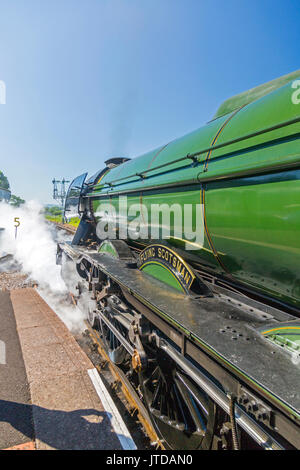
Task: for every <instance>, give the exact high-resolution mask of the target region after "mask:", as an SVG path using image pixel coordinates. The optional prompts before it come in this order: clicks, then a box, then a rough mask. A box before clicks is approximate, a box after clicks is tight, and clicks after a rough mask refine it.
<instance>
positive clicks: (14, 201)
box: [9, 194, 25, 207]
mask: <svg viewBox="0 0 300 470" xmlns="http://www.w3.org/2000/svg"><path fill="white" fill-rule="evenodd" d="M9 203H10V204H11V205H12V206H14V207H20V205H21V204H24V203H25V201H24V199H22V198H20V197H18V196H15V195H14V194H12V195H11V198H10V201H9Z"/></svg>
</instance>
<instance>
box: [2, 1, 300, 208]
mask: <svg viewBox="0 0 300 470" xmlns="http://www.w3.org/2000/svg"><path fill="white" fill-rule="evenodd" d="M299 21H300V8H299V1H298V0H280V1H278V0H277V1H276V0H272V1H271V0H260V1H259V0H252V1H251V2H250V1H248V0H247V1H244V0H239V1H238V0H226V1H224V0H223V1H221V0H215V1H214V0H84V1H81V0H0V80H3V81H4V82H5V83H6V104H5V105H0V169H2V170H3V171H4V173H5V174H6V175H7V177H8V179H9V181H10V184H11V188H12V191H13V193H15V194H17V195H19V196H22V197H24V198H25V199H27V200H28V199H33V198H34V199H38V200H40V201H41V202H43V203H48V202H50V203H51V202H53V201H52V183H51V180H52V178H53V177H56V178H60V177H62V176H65V177H68V178H73V177H75V176H76V175H78V174H80V173H82V172H84V171H85V170H86V171H88V172H89V173H90V174H92V173H94V172H95V171H97V170H98V169H100V168H102V166H103V162H104V160H106V159H107V158H109V157H112V156H130V157H134V156H137V155H140V154H141V153H144V152H145V151H147V150H150V149H152V148H155V147H157V146H158V145H161V144H164V143H166V142H168V141H170V140H171V139H173V138H176V137H179V136H181V135H184V134H185V133H187V132H189V131H191V130H193V129H195V128H198V127H200V126H202V125H203V124H205V122H207V121H208V120H209V119H210V118H211V117H212V116H213V114H214V113H215V111H216V109H217V108H218V106H219V104H220V103H221V102H222V101H224V100H225V99H226V98H228V97H229V96H232V95H234V94H236V93H238V92H241V91H244V90H246V89H249V88H252V87H253V86H256V85H259V84H261V83H263V82H266V81H268V80H271V79H273V78H276V77H278V76H280V75H283V74H286V73H288V72H291V71H293V70H296V69H298V68H299V44H300V28H299Z"/></svg>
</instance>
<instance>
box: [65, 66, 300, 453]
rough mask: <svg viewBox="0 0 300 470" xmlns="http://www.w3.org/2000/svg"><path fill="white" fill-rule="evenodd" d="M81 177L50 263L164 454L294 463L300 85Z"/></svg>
mask: <svg viewBox="0 0 300 470" xmlns="http://www.w3.org/2000/svg"><path fill="white" fill-rule="evenodd" d="M86 176H87V174H83V175H81V176H79V177H77V178H75V180H74V181H73V182H72V183H71V185H70V188H69V191H68V195H67V199H66V206H65V216H66V217H72V216H78V214H79V215H80V217H81V220H80V224H79V226H78V229H77V231H76V234H75V236H74V239H73V241H72V243H59V245H58V251H57V262H58V263H59V264H61V265H62V276H63V278H64V280H65V282H66V284H67V286H68V287H69V290H70V292H71V293H72V294H73V296H74V298H75V299H76V301H77V302H78V305H79V306H80V308H82V309H83V310H84V311H85V312H86V313H87V316H88V318H89V321H90V322H91V324H92V325H93V327H95V328H97V329H98V330H99V331H100V333H101V335H102V338H103V342H104V344H105V346H106V349H107V353H108V355H109V357H110V359H111V361H112V362H114V364H116V365H117V366H118V367H120V368H122V370H124V372H125V373H126V374H127V375H128V377H129V376H130V377H131V380H132V382H133V383H134V384H135V386H136V387H137V388H138V390H139V393H140V395H141V397H142V400H143V402H144V405H145V406H146V408H147V410H148V413H149V416H150V419H151V422H152V425H153V427H154V429H155V431H156V433H157V435H158V437H159V439H160V441H161V443H162V445H163V446H164V447H165V448H166V449H219V448H227V449H231V448H234V449H238V448H255V447H261V448H265V449H289V448H300V427H299V423H300V394H299V384H300V368H299V367H300V321H299V314H300V270H299V266H300V241H299V232H300V199H299V194H300V185H299V179H300V71H299V70H298V71H296V72H293V73H291V74H289V75H286V76H283V77H280V78H279V79H276V80H273V81H272V82H269V83H267V84H264V85H261V86H259V87H257V88H254V89H252V90H249V91H247V92H245V93H241V94H240V95H237V96H235V97H233V98H230V99H229V100H227V101H225V102H224V103H223V104H222V105H221V106H220V108H219V109H218V111H217V113H216V115H215V116H214V118H213V119H212V120H211V121H209V122H208V123H207V124H206V125H205V126H203V127H201V128H200V129H198V130H196V131H194V132H192V133H190V134H188V135H186V136H184V137H182V138H179V139H177V140H174V141H172V142H170V143H168V144H166V145H163V146H161V147H159V148H157V149H155V150H153V151H151V152H149V153H146V154H145V155H142V156H140V157H138V158H134V159H128V158H112V159H110V160H107V162H106V167H105V168H103V169H102V170H101V171H99V172H98V173H97V174H96V175H94V176H92V177H90V178H89V179H86Z"/></svg>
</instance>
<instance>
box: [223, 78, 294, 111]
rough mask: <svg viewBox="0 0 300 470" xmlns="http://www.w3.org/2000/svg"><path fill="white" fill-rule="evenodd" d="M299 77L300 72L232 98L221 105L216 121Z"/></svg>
mask: <svg viewBox="0 0 300 470" xmlns="http://www.w3.org/2000/svg"><path fill="white" fill-rule="evenodd" d="M298 77H300V70H296V72H292V73H288V74H287V75H283V76H282V77H279V78H276V79H275V80H271V81H270V82H267V83H264V84H263V85H259V86H257V87H255V88H252V89H251V90H247V91H244V92H243V93H239V94H238V95H235V96H232V97H231V98H229V99H228V100H226V101H224V103H222V104H221V106H220V107H219V108H218V111H217V112H216V114H215V116H214V119H215V118H217V117H220V116H224V115H225V114H228V113H230V112H232V111H234V110H235V109H238V108H240V107H241V106H245V105H246V104H249V103H252V102H253V101H256V100H258V99H259V98H261V97H262V96H265V95H267V94H269V93H270V92H271V91H273V90H276V89H277V88H280V87H282V86H283V85H286V83H289V82H290V81H291V80H294V79H296V78H298Z"/></svg>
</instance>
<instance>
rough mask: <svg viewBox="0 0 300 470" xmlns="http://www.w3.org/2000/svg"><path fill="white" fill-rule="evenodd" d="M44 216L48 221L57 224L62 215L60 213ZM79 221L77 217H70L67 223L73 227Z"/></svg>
mask: <svg viewBox="0 0 300 470" xmlns="http://www.w3.org/2000/svg"><path fill="white" fill-rule="evenodd" d="M45 218H46V219H47V220H50V222H57V223H59V224H61V223H62V216H61V215H56V216H54V215H45ZM79 222H80V218H79V217H72V218H71V219H70V220H69V221H68V225H73V227H78V225H79Z"/></svg>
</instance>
